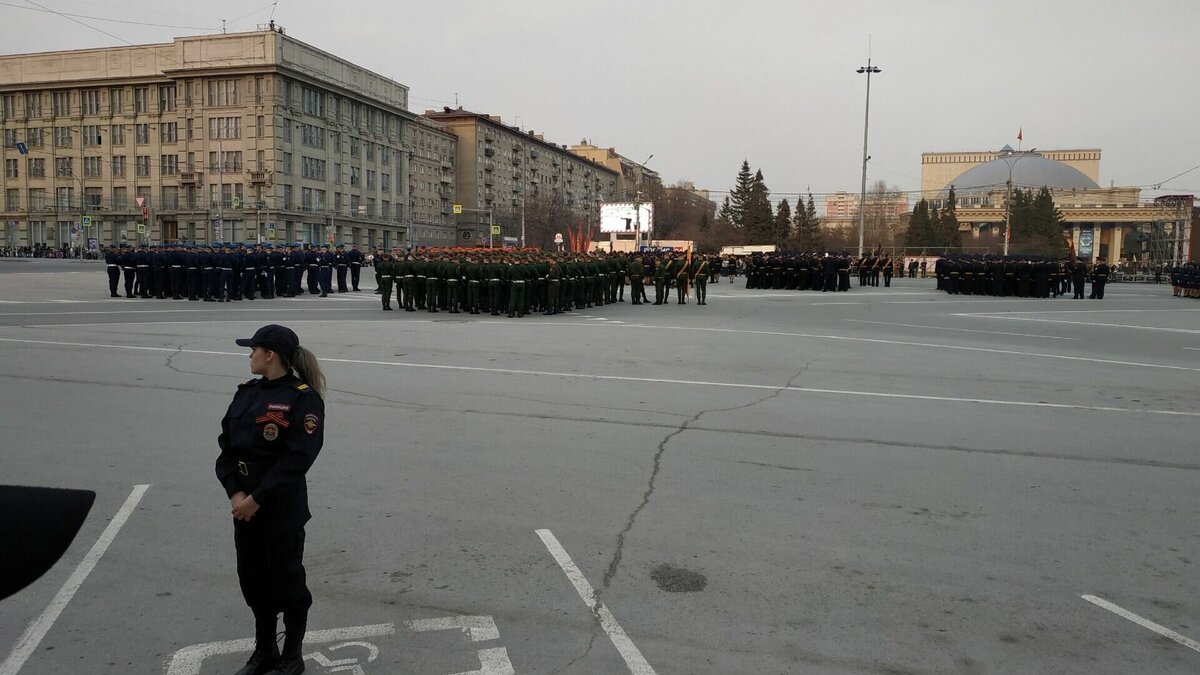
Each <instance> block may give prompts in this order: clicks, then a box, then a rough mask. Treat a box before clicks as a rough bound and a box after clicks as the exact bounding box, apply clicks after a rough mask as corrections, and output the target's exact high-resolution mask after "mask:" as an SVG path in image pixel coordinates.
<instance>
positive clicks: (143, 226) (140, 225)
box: [138, 223, 146, 234]
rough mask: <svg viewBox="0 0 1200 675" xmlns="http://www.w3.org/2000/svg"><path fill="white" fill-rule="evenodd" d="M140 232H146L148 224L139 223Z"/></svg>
mask: <svg viewBox="0 0 1200 675" xmlns="http://www.w3.org/2000/svg"><path fill="white" fill-rule="evenodd" d="M138 234H146V226H145V224H143V223H138Z"/></svg>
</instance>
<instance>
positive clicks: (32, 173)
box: [28, 157, 46, 178]
mask: <svg viewBox="0 0 1200 675" xmlns="http://www.w3.org/2000/svg"><path fill="white" fill-rule="evenodd" d="M28 167H29V177H30V178H45V177H46V160H45V159H44V158H42V157H38V158H33V157H30V158H29V164H28Z"/></svg>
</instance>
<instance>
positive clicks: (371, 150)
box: [366, 141, 375, 162]
mask: <svg viewBox="0 0 1200 675" xmlns="http://www.w3.org/2000/svg"><path fill="white" fill-rule="evenodd" d="M366 146H367V161H368V162H374V161H375V144H374V143H372V142H371V141H367V142H366Z"/></svg>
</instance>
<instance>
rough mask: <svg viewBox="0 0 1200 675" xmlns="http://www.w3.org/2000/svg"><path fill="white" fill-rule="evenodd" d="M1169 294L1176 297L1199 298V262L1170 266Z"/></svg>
mask: <svg viewBox="0 0 1200 675" xmlns="http://www.w3.org/2000/svg"><path fill="white" fill-rule="evenodd" d="M1169 276H1170V279H1171V294H1172V295H1174V296H1175V297H1177V298H1200V263H1197V262H1190V263H1187V264H1184V265H1179V266H1177V267H1172V268H1171V269H1170V272H1169Z"/></svg>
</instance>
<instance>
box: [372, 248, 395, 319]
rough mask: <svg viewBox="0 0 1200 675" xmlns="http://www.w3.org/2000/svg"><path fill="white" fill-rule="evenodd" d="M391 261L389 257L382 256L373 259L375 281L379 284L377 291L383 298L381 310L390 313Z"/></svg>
mask: <svg viewBox="0 0 1200 675" xmlns="http://www.w3.org/2000/svg"><path fill="white" fill-rule="evenodd" d="M392 275H393V270H392V261H391V256H389V255H386V254H385V255H383V256H381V257H377V258H375V281H376V282H377V283H378V284H379V291H380V293H381V294H382V296H383V298H382V299H383V309H384V310H385V311H391V309H392Z"/></svg>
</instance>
